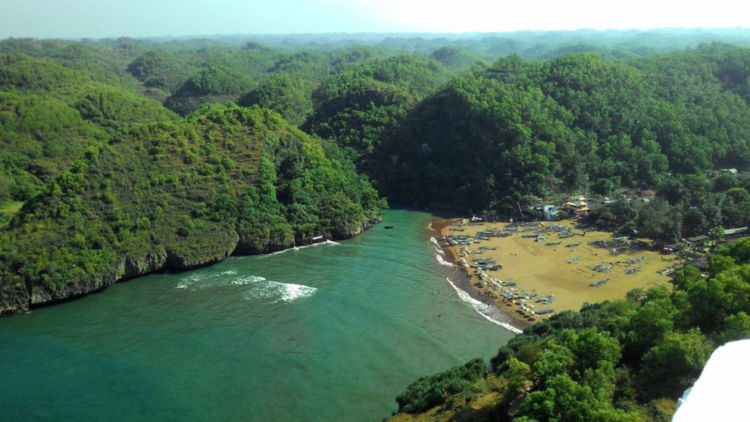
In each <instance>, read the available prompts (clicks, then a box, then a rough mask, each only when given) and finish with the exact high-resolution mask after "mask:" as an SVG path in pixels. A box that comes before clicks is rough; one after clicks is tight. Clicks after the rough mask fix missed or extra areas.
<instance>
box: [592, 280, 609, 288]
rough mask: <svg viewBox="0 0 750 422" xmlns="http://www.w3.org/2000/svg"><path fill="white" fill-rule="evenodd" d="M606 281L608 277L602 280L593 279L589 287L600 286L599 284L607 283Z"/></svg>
mask: <svg viewBox="0 0 750 422" xmlns="http://www.w3.org/2000/svg"><path fill="white" fill-rule="evenodd" d="M608 281H609V279H608V278H605V279H604V280H599V281H594V282H592V283H591V287H600V286H603V285H605V284H607V282H608Z"/></svg>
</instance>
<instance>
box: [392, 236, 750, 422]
mask: <svg viewBox="0 0 750 422" xmlns="http://www.w3.org/2000/svg"><path fill="white" fill-rule="evenodd" d="M748 251H750V238H743V239H740V240H738V241H737V242H735V243H733V244H732V245H730V246H729V247H726V248H721V249H720V250H719V251H718V253H717V254H715V255H714V256H713V258H712V262H711V267H710V268H709V273H710V274H711V275H710V277H704V276H702V275H701V273H700V271H698V270H697V269H696V268H695V267H691V266H688V267H685V268H684V269H683V270H681V271H679V272H677V274H676V275H675V279H674V290H673V291H671V292H670V291H669V290H667V289H666V288H663V287H659V288H653V289H650V290H648V291H646V292H643V291H634V292H631V293H629V294H628V298H627V299H626V300H619V301H615V302H605V303H601V304H595V305H590V306H586V307H584V308H583V309H581V311H580V312H563V313H560V314H557V315H556V316H554V317H552V318H551V319H550V320H548V321H544V322H542V323H539V324H536V325H534V326H531V327H529V328H527V329H526V330H525V331H524V333H523V334H520V335H518V336H516V337H514V338H513V339H511V340H510V341H509V342H508V344H507V345H505V346H503V347H502V348H501V349H500V350H499V351H498V353H497V356H496V357H495V358H493V359H492V365H493V367H494V369H495V372H496V374H497V375H498V376H499V377H500V378H501V379H503V380H505V381H506V382H507V384H506V388H505V390H504V391H503V392H502V397H501V399H500V400H499V401H498V403H497V405H496V408H495V409H494V412H495V414H497V415H501V417H500V419H501V420H507V419H506V418H509V417H512V418H513V420H521V421H576V420H580V421H619V420H622V421H640V420H665V418H668V417H669V416H670V415H669V413H670V412H672V411H673V410H674V408H673V407H672V408H670V409H666V410H665V409H663V406H657V404H658V403H660V402H661V401H662V400H667V399H669V400H674V399H676V398H677V397H679V396H680V395H681V394H682V392H683V391H684V390H685V389H686V388H688V387H689V386H691V385H692V384H693V382H694V381H695V379H696V378H697V377H698V376H699V375H700V373H701V370H702V368H703V366H704V365H705V363H706V361H707V359H708V357H709V356H710V354H711V352H712V350H713V349H714V348H715V347H716V345H719V344H723V343H724V342H726V341H731V340H736V339H741V338H746V337H747V336H748V335H750V317H748V315H750V300H748V298H750V263H748V258H750V253H749V252H748ZM454 370H455V369H454ZM429 379H430V378H421V379H420V381H421V383H415V384H413V385H412V386H424V385H426V384H425V383H426V380H429ZM410 388H411V387H410ZM413 388H414V389H413V390H409V391H411V393H412V394H414V392H415V391H428V390H427V389H426V388H422V389H421V390H417V389H416V387H413ZM466 388H467V389H470V387H466ZM404 396H407V395H406V393H404V394H402V396H399V397H404ZM469 399H471V397H470V398H469ZM399 403H401V402H400V401H399ZM439 403H440V402H439V401H437V400H435V401H434V402H429V403H427V404H425V406H422V410H425V409H428V408H430V407H432V406H434V405H436V404H439ZM655 406H656V407H659V408H658V409H657V408H656V407H655ZM401 410H403V409H401ZM509 412H510V413H509Z"/></svg>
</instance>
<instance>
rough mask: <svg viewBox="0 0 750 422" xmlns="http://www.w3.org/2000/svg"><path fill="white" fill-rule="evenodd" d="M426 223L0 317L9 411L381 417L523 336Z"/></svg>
mask: <svg viewBox="0 0 750 422" xmlns="http://www.w3.org/2000/svg"><path fill="white" fill-rule="evenodd" d="M428 223H429V215H428V214H424V213H419V212H413V211H404V210H389V211H387V212H386V213H385V215H384V222H383V224H381V225H377V226H375V227H374V228H373V229H371V230H369V231H368V232H366V233H364V234H363V235H361V236H359V237H357V238H355V239H352V240H348V241H343V242H338V243H336V242H326V243H323V244H318V245H315V246H311V247H302V248H296V249H290V250H287V251H282V252H279V253H275V254H271V255H264V256H251V257H232V258H229V259H227V260H225V261H224V262H222V263H219V264H216V265H214V266H211V267H206V268H201V269H198V270H194V271H188V272H180V273H160V274H154V275H149V276H145V277H140V278H137V279H133V280H130V281H128V282H125V283H120V284H117V285H115V286H112V287H110V288H109V289H106V290H105V291H103V292H101V293H98V294H92V295H89V296H86V297H83V298H81V299H78V300H75V301H71V302H68V303H65V304H61V305H58V306H53V307H48V308H42V309H36V310H33V311H32V312H30V313H28V314H26V315H20V316H14V317H11V318H4V319H0V420H3V421H6V420H7V421H33V420H76V421H84V420H107V421H133V420H139V421H169V420H180V421H206V420H210V421H240V420H243V421H244V420H247V421H318V420H320V421H323V420H342V421H343V420H346V421H373V420H375V421H379V420H381V419H382V418H384V417H387V416H389V415H390V414H391V412H393V411H395V410H396V409H397V404H396V402H395V399H394V398H395V396H396V395H397V394H398V393H400V392H401V391H403V390H404V388H405V387H406V386H407V385H408V384H409V383H410V382H411V381H413V380H415V379H416V378H417V377H419V376H422V375H428V374H432V373H435V372H438V371H442V370H445V369H448V368H449V367H451V366H454V365H458V364H461V363H464V362H465V361H467V360H469V359H472V358H475V357H482V358H485V359H487V360H488V359H489V358H491V357H492V356H493V355H494V354H495V352H496V351H497V349H498V348H499V347H500V346H501V345H503V344H505V343H506V342H507V341H508V339H509V338H510V337H511V336H512V335H513V333H512V332H511V331H510V330H508V329H507V328H505V327H504V326H503V325H499V324H498V321H497V320H498V319H499V317H498V316H497V315H496V316H494V317H493V316H492V315H491V313H488V312H484V314H482V313H480V312H483V308H482V304H481V303H478V302H476V301H473V299H471V298H470V297H468V295H466V294H465V293H464V294H463V295H462V294H461V293H463V292H462V291H460V290H458V289H456V288H455V286H453V285H452V283H451V276H452V275H455V274H454V272H455V269H454V268H453V267H452V266H450V264H448V263H446V262H444V261H443V260H442V259H440V253H439V251H438V250H436V248H435V247H434V244H433V241H431V239H430V233H429V229H428ZM385 225H393V226H395V228H394V229H393V230H385V229H384V226H385ZM446 264H447V265H446ZM484 311H488V310H486V309H485V310H484Z"/></svg>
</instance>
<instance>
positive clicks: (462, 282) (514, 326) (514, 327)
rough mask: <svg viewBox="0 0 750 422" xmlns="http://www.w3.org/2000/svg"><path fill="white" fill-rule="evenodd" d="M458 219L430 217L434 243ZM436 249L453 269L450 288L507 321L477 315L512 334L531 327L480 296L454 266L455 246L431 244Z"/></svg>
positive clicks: (438, 243) (456, 256)
mask: <svg viewBox="0 0 750 422" xmlns="http://www.w3.org/2000/svg"><path fill="white" fill-rule="evenodd" d="M460 220H461V219H460V218H453V219H447V218H442V217H437V216H432V218H431V219H430V227H431V228H432V230H433V231H434V233H433V234H435V233H436V234H437V238H436V237H435V236H432V234H431V236H432V238H433V239H435V240H436V241H437V240H438V239H439V238H440V237H443V236H445V235H446V233H445V231H446V230H447V228H448V227H450V225H451V224H453V223H454V222H455V221H460ZM433 245H434V246H436V247H439V248H440V249H441V250H442V251H443V252H444V253H445V258H444V260H445V261H446V262H448V263H450V264H451V266H452V267H453V271H452V272H451V273H450V274H449V275H448V276H447V278H448V281H449V282H450V283H451V284H452V286H453V287H454V288H455V289H460V290H461V291H463V292H464V293H466V294H467V295H468V296H469V297H470V298H472V299H474V300H476V301H478V302H481V303H483V304H484V305H486V306H487V307H491V308H493V309H494V310H496V311H497V312H499V313H500V314H501V315H503V316H506V317H507V319H508V321H497V320H496V319H494V318H491V317H490V316H488V315H485V314H484V313H482V312H479V311H478V310H476V309H475V311H477V313H479V314H480V315H481V316H482V317H483V318H485V319H488V320H490V321H491V322H492V323H494V324H497V325H500V326H502V327H504V328H506V329H508V330H509V331H512V332H514V333H517V334H520V333H521V332H522V331H523V330H524V329H525V328H526V327H529V326H531V324H530V323H529V322H528V321H525V320H523V319H519V318H517V317H515V316H514V315H513V314H511V313H510V312H508V310H506V309H503V308H501V307H500V306H498V304H497V303H495V302H494V301H493V300H492V298H491V297H489V296H486V295H484V294H482V293H481V292H480V291H479V290H478V289H476V288H475V287H474V286H472V284H471V279H472V276H471V275H470V274H467V273H465V272H464V271H462V270H461V269H460V268H459V267H458V266H457V264H456V262H458V261H459V260H460V258H459V254H458V251H457V250H456V247H455V246H447V245H443V244H441V243H440V242H437V245H435V244H433Z"/></svg>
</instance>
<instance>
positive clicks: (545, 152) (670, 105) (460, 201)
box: [371, 45, 750, 224]
mask: <svg viewBox="0 0 750 422" xmlns="http://www.w3.org/2000/svg"><path fill="white" fill-rule="evenodd" d="M748 76H750V50H748V49H744V48H734V47H730V46H725V45H711V46H705V47H703V48H701V49H699V50H696V51H690V52H683V53H673V54H668V55H661V56H653V57H649V58H642V59H638V60H632V61H608V60H604V59H602V58H600V57H598V56H595V55H592V54H578V55H569V56H561V57H558V58H556V59H554V60H549V61H524V60H521V59H519V58H517V57H513V56H511V57H506V58H503V59H501V60H499V61H497V62H495V63H493V64H492V65H491V66H488V67H479V68H476V69H475V70H473V71H470V72H467V73H465V74H463V75H461V76H460V77H457V78H454V79H452V80H451V81H449V82H448V83H447V84H445V85H444V86H443V87H442V88H441V89H439V90H438V91H437V92H436V93H435V94H433V95H431V96H429V97H427V98H426V99H424V100H423V101H421V102H420V103H418V104H417V105H416V106H415V107H413V108H412V109H410V110H409V111H408V113H406V114H405V116H404V117H403V120H402V121H401V122H400V123H399V124H398V125H397V127H394V129H393V130H391V131H390V132H389V133H388V135H387V136H383V137H381V139H380V142H381V144H380V147H379V148H377V149H376V151H375V152H374V155H373V158H372V160H371V163H372V165H373V167H374V171H373V174H374V176H375V178H376V179H377V180H378V181H379V182H380V183H381V186H384V190H385V191H386V192H387V193H388V196H389V199H390V200H391V201H396V202H410V203H413V204H419V205H423V206H425V205H426V206H431V207H437V206H447V207H451V208H452V209H455V210H464V211H465V210H469V209H471V210H475V211H477V210H488V211H497V212H500V213H504V214H508V213H511V212H512V211H513V210H514V209H515V207H516V202H520V203H521V204H526V203H534V202H536V201H537V199H535V198H544V197H547V196H549V195H551V194H555V193H579V194H583V195H590V194H599V195H612V194H614V193H615V192H617V191H618V189H620V188H636V189H644V188H649V189H657V190H661V191H664V192H665V193H666V192H667V191H668V190H669V189H667V188H668V186H667V185H668V184H673V183H675V181H680V180H682V178H683V177H684V176H685V175H699V177H700V178H704V175H705V172H706V171H708V170H712V169H720V168H728V167H736V168H739V169H746V168H748V166H749V165H750V107H749V106H748V104H749V103H750V88H749V87H750V79H748ZM702 183H703V184H702V186H701V190H709V191H710V190H711V188H712V185H711V183H710V182H709V181H706V182H702ZM735 186H736V183H735ZM731 187H734V186H731ZM672 199H673V200H676V199H678V198H672ZM745 200H746V199H745ZM743 201H744V200H743ZM690 205H697V206H699V205H701V204H700V203H693V204H690ZM745 221H746V219H745ZM715 223H716V224H719V223H722V221H721V218H719V220H718V221H715ZM735 223H736V222H733V223H732V224H735Z"/></svg>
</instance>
